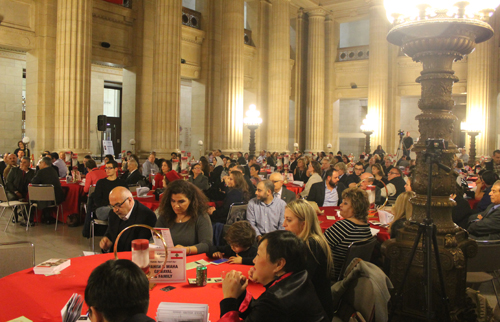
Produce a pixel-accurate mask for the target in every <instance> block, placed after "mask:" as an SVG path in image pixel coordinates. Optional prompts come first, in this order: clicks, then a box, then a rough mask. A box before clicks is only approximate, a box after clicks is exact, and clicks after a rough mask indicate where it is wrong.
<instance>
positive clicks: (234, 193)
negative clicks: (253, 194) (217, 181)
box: [208, 171, 250, 224]
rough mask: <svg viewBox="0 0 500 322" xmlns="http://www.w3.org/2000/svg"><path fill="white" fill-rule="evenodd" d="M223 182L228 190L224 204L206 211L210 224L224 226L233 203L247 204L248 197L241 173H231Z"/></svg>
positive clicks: (246, 186) (246, 185) (245, 183)
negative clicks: (210, 219) (221, 224)
mask: <svg viewBox="0 0 500 322" xmlns="http://www.w3.org/2000/svg"><path fill="white" fill-rule="evenodd" d="M225 182H226V185H227V187H228V188H229V190H228V191H227V192H226V196H225V198H224V204H223V205H222V207H219V208H217V209H216V208H215V207H210V208H209V209H208V214H209V215H210V216H211V218H212V222H214V223H215V222H220V223H223V224H225V223H226V220H227V215H228V213H229V209H230V208H231V205H232V204H233V203H235V202H248V199H249V197H250V195H249V193H248V184H247V182H246V181H245V178H244V177H243V174H242V173H241V172H239V171H231V174H230V175H229V176H228V177H226V179H225Z"/></svg>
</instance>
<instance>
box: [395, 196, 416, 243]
mask: <svg viewBox="0 0 500 322" xmlns="http://www.w3.org/2000/svg"><path fill="white" fill-rule="evenodd" d="M415 196H416V194H415V192H413V191H406V192H403V193H402V194H400V195H399V196H398V198H397V199H396V202H395V203H394V206H392V213H393V215H394V220H393V221H392V222H391V223H390V225H389V231H390V233H391V238H396V235H397V232H398V230H399V229H401V228H403V226H404V223H405V221H407V220H410V218H411V215H412V212H413V205H412V204H411V202H410V198H412V197H415Z"/></svg>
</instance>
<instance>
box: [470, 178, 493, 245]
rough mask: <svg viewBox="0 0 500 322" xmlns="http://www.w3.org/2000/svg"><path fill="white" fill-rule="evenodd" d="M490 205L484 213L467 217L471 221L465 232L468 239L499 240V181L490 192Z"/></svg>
mask: <svg viewBox="0 0 500 322" xmlns="http://www.w3.org/2000/svg"><path fill="white" fill-rule="evenodd" d="M490 198H491V204H490V205H489V206H488V208H486V210H485V211H483V212H482V213H479V214H475V215H472V216H471V217H469V221H471V223H470V225H469V227H468V228H467V231H468V232H469V233H470V237H471V238H473V239H477V240H497V239H500V180H497V181H496V182H495V183H494V184H493V187H492V188H491V191H490Z"/></svg>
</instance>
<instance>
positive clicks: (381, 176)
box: [372, 163, 389, 189]
mask: <svg viewBox="0 0 500 322" xmlns="http://www.w3.org/2000/svg"><path fill="white" fill-rule="evenodd" d="M372 174H373V177H374V178H375V180H374V182H373V184H374V185H375V186H377V187H379V188H380V189H385V187H384V184H383V183H385V184H386V185H387V184H389V180H387V177H386V176H385V173H384V169H383V168H382V166H381V165H380V163H375V164H374V165H372ZM382 182H383V183H382Z"/></svg>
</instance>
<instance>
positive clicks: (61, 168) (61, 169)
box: [50, 152, 68, 178]
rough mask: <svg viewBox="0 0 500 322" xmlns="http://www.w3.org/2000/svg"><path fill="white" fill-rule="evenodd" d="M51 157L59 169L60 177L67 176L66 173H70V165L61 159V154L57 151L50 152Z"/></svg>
mask: <svg viewBox="0 0 500 322" xmlns="http://www.w3.org/2000/svg"><path fill="white" fill-rule="evenodd" d="M50 157H51V158H52V163H53V164H54V165H55V166H56V167H57V169H58V174H59V178H66V175H67V174H68V167H67V166H66V162H64V161H63V160H61V159H59V154H57V152H52V153H51V154H50Z"/></svg>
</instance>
